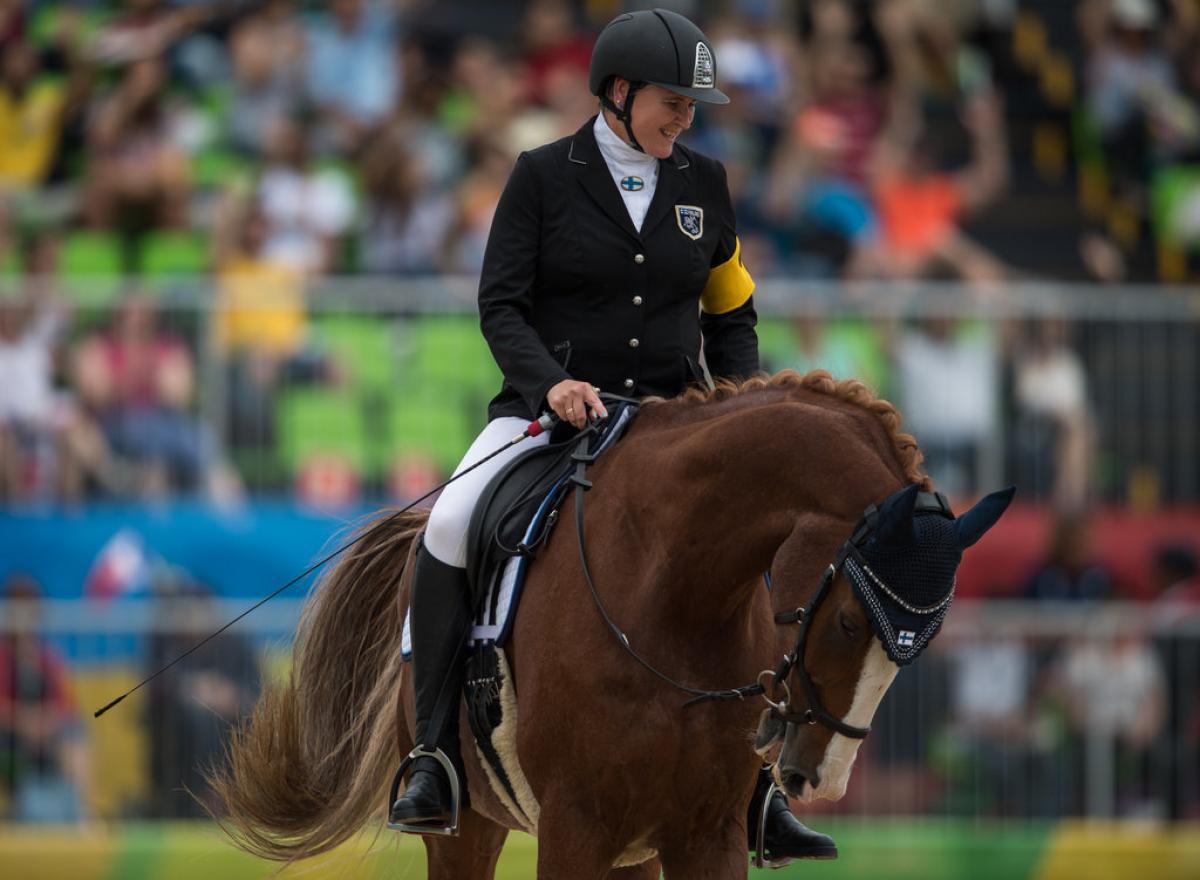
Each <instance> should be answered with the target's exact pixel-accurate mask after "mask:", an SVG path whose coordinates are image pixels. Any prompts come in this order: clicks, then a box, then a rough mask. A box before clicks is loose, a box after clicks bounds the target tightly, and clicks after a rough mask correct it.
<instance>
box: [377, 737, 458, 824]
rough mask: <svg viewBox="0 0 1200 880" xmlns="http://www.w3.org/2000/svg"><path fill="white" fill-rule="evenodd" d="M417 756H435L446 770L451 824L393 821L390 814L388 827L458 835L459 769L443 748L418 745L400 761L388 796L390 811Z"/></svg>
mask: <svg viewBox="0 0 1200 880" xmlns="http://www.w3.org/2000/svg"><path fill="white" fill-rule="evenodd" d="M417 758H433V759H434V760H435V761H437V762H438V764H440V765H441V767H442V769H443V770H445V771H446V778H447V779H448V780H450V824H448V825H410V824H408V823H407V822H393V821H391V818H390V815H389V818H388V823H387V827H388V828H390V829H391V830H392V831H403V832H405V833H407V834H436V835H441V836H443V837H457V836H458V810H459V805H460V803H461V798H460V794H461V787H460V785H459V781H458V771H457V770H455V769H454V762H453V761H451V760H450V758H449V756H447V755H446V753H445V752H443V751H442V750H441V749H436V748H435V749H427V748H425V747H424V746H417V747H416V748H415V749H413V750H412V751H411V752H409V753H408V757H406V758H405V759H404V760H403V761H401V762H400V769H399V770H397V771H396V778H395V779H393V780H392V791H391V794H390V795H389V797H388V810H389V813H390V810H391V805H392V804H394V803H396V801H397V800H398V799H399V797H400V786H401V784H402V783H403V782H404V773H405V771H407V770H408V768H409V767H411V766H412V763H413V761H415V760H417Z"/></svg>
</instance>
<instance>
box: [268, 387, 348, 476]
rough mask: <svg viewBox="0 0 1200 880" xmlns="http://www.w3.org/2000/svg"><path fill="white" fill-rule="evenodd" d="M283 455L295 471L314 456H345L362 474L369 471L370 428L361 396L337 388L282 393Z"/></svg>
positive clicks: (280, 427) (280, 433) (279, 427)
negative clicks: (368, 427) (368, 433)
mask: <svg viewBox="0 0 1200 880" xmlns="http://www.w3.org/2000/svg"><path fill="white" fill-rule="evenodd" d="M275 417H276V428H277V436H278V437H279V455H280V457H281V459H282V460H283V463H284V467H285V468H286V469H287V470H288V472H289V473H292V474H295V473H296V472H297V470H298V469H299V468H300V466H301V465H302V464H303V462H304V461H305V459H307V458H310V457H312V456H314V455H324V454H329V453H336V454H339V455H342V456H344V457H345V458H346V460H347V461H349V462H350V464H351V465H352V466H353V467H354V468H355V470H356V471H357V472H358V473H359V474H364V473H366V472H367V430H366V423H365V420H364V418H363V410H362V406H361V405H360V402H359V400H358V398H357V397H356V396H354V395H348V394H346V393H344V392H343V391H339V390H334V389H325V388H318V389H310V388H297V389H293V390H291V391H285V392H283V393H281V394H280V395H279V399H278V404H277V407H276V416H275Z"/></svg>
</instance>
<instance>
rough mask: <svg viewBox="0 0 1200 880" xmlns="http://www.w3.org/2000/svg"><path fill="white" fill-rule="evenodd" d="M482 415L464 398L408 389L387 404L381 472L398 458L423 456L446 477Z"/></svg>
mask: <svg viewBox="0 0 1200 880" xmlns="http://www.w3.org/2000/svg"><path fill="white" fill-rule="evenodd" d="M486 417H487V416H486V413H485V412H484V411H483V410H482V409H480V408H477V407H475V406H473V404H472V403H471V402H470V401H469V400H468V399H466V398H463V397H461V396H459V397H458V398H457V399H456V398H455V396H454V395H449V396H448V395H446V394H444V393H439V390H438V389H437V388H435V387H411V390H410V391H409V392H408V393H404V392H403V391H398V392H397V393H395V394H393V395H392V397H391V398H390V399H389V401H388V425H387V427H388V430H387V433H388V441H389V443H388V446H387V447H385V448H383V449H381V450H380V455H381V458H382V460H381V461H380V462H379V464H380V466H381V469H383V470H386V469H387V468H388V467H389V466H390V465H391V463H392V462H394V461H395V459H396V458H398V457H400V456H402V455H406V454H407V455H413V454H418V455H427V456H429V457H430V458H432V459H433V460H434V461H436V462H437V464H438V466H439V467H440V468H441V469H442V471H443V472H445V473H447V474H449V473H450V472H451V471H452V470H453V469H454V468H455V466H456V465H457V464H458V463H459V461H460V460H461V459H462V457H463V454H464V453H465V452H466V451H467V447H468V446H469V445H470V444H471V441H472V440H474V439H475V435H476V434H478V433H479V431H480V430H482V428H483V425H484V423H485V420H486Z"/></svg>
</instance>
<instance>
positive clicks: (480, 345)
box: [405, 315, 500, 396]
mask: <svg viewBox="0 0 1200 880" xmlns="http://www.w3.org/2000/svg"><path fill="white" fill-rule="evenodd" d="M410 326H411V333H412V336H411V356H410V359H409V362H408V364H407V365H406V370H405V372H406V374H407V375H411V376H417V377H419V378H420V381H422V382H424V383H426V384H429V385H431V386H445V387H450V388H458V389H463V390H467V389H472V388H474V389H479V388H482V389H484V390H486V391H487V392H488V394H489V396H490V395H491V394H493V393H495V390H496V389H497V388H498V387H499V385H500V371H499V370H498V369H497V367H496V363H495V361H494V360H493V359H492V353H491V351H490V350H489V349H488V346H487V342H486V341H484V338H483V335H482V334H481V333H480V332H479V321H478V319H476V318H474V317H468V316H463V315H428V316H426V317H424V318H422V319H420V320H419V321H416V322H414V323H413V324H412V325H410Z"/></svg>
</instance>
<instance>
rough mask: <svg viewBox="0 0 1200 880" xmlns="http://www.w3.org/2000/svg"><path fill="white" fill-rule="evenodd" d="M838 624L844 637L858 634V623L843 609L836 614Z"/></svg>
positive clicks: (854, 636)
mask: <svg viewBox="0 0 1200 880" xmlns="http://www.w3.org/2000/svg"><path fill="white" fill-rule="evenodd" d="M838 626H840V627H841V628H842V632H843V633H845V635H846V638H849V639H853V638H856V637H857V636H858V623H857V622H855V620H854V618H853V617H851V616H850V615H849V614H847V613H846V612H845V611H842V612H840V613H839V614H838Z"/></svg>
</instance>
